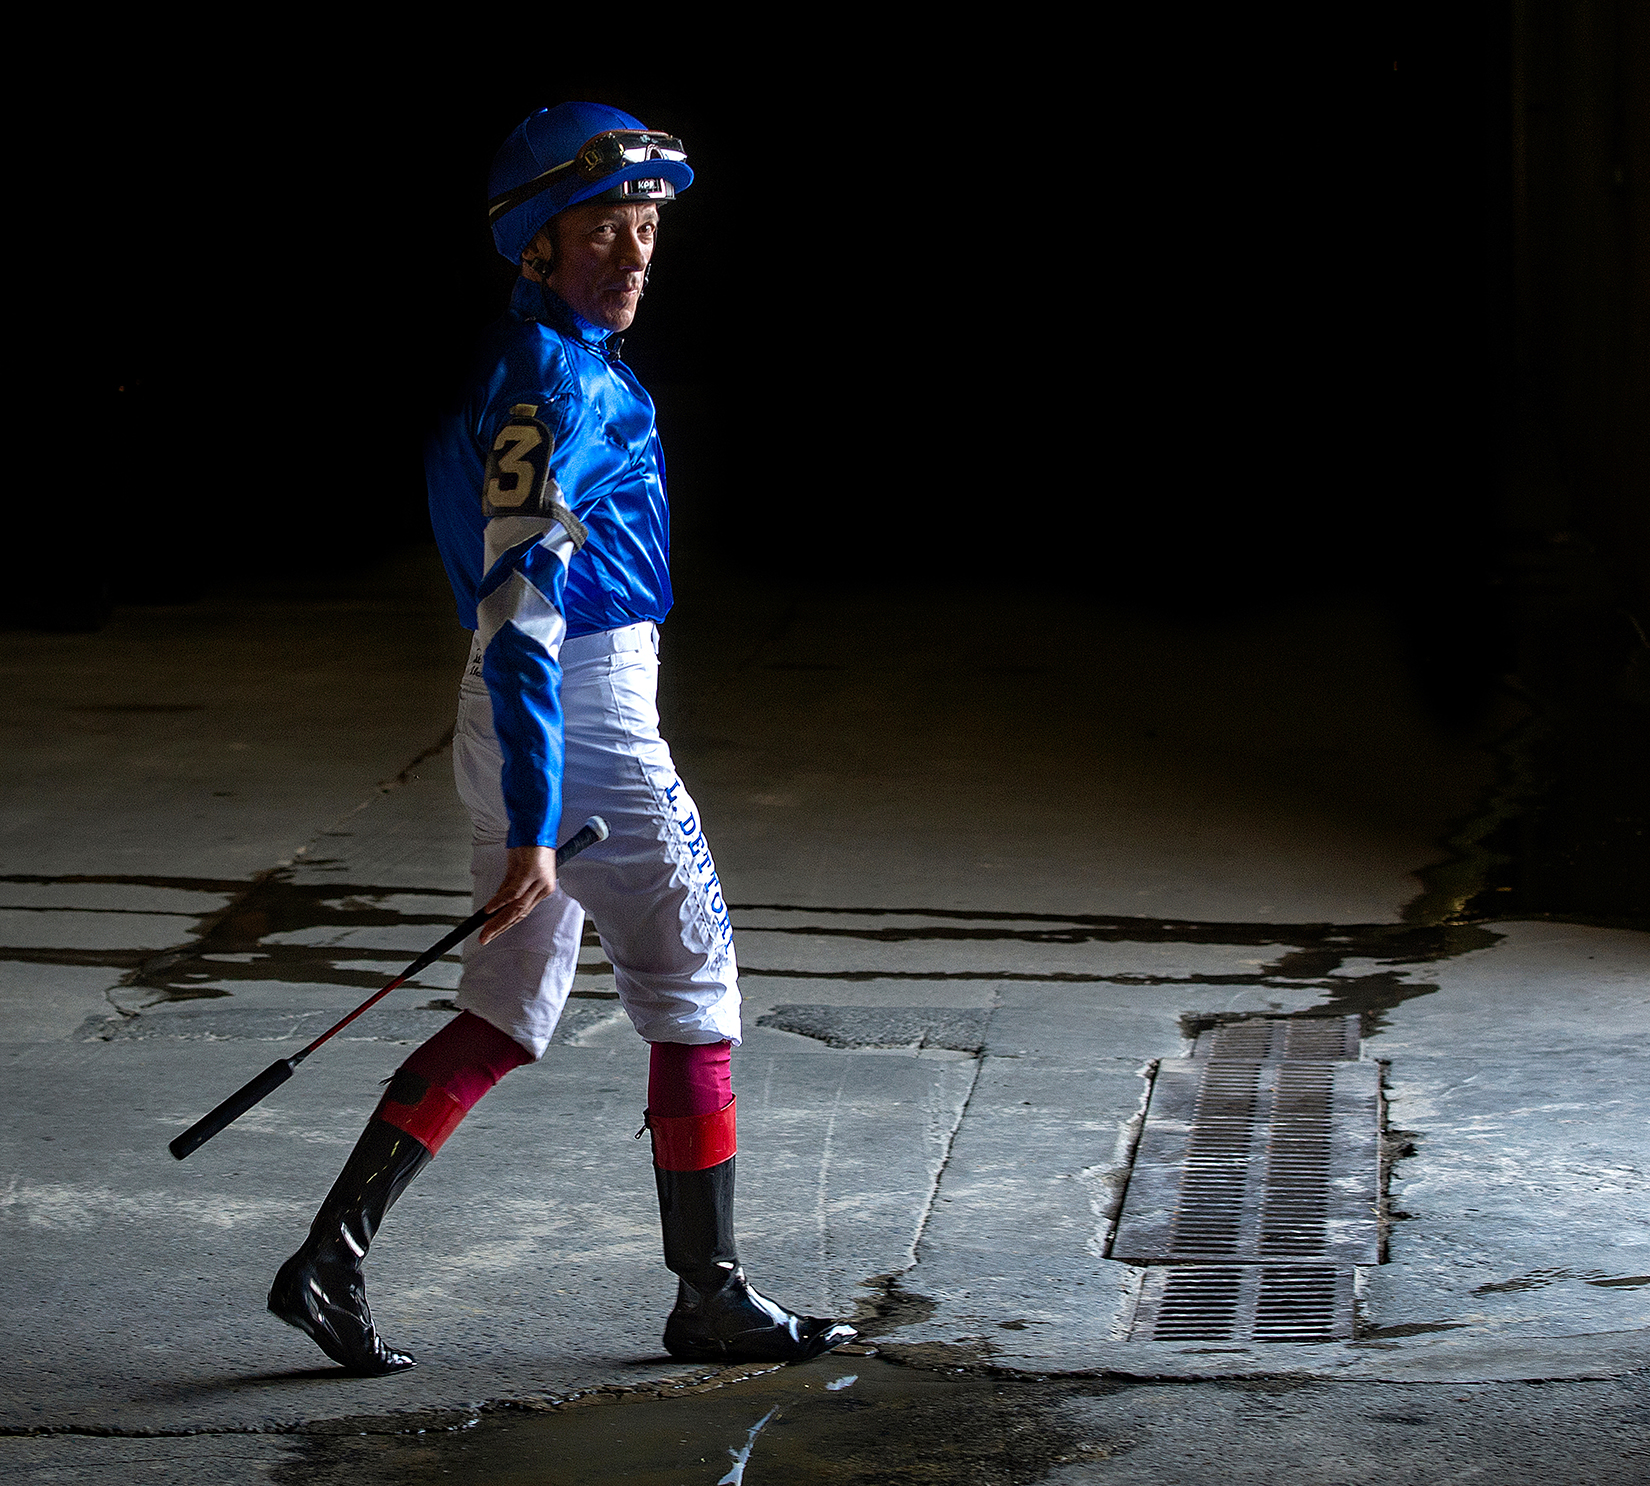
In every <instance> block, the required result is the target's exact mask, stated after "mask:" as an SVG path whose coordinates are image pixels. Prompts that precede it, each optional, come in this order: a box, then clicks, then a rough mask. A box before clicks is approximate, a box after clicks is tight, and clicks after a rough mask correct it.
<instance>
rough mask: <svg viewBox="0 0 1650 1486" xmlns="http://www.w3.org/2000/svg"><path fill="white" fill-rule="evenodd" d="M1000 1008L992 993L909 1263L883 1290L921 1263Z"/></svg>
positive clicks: (929, 1185)
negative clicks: (966, 1088)
mask: <svg viewBox="0 0 1650 1486" xmlns="http://www.w3.org/2000/svg"><path fill="white" fill-rule="evenodd" d="M1001 1004H1002V998H1001V997H1000V996H999V995H997V994H995V993H993V995H992V998H991V1005H990V1006H989V1007H988V1008H987V1010H986V1018H985V1027H984V1028H983V1029H982V1031H981V1035H980V1052H979V1056H978V1057H976V1058H975V1059H974V1060H973V1062H974V1069H973V1072H972V1073H971V1074H970V1075H969V1079H968V1092H967V1093H966V1094H965V1095H963V1101H962V1106H961V1108H959V1109H958V1110H957V1118H956V1119H955V1120H953V1121H952V1123H951V1129H950V1130H949V1131H947V1132H946V1137H945V1149H944V1150H943V1151H942V1152H941V1153H940V1163H939V1165H938V1166H937V1167H935V1169H934V1179H933V1180H932V1181H931V1182H930V1183H929V1184H928V1196H927V1198H926V1199H925V1200H924V1202H923V1205H922V1212H921V1213H920V1214H918V1217H917V1228H916V1232H915V1233H913V1234H912V1236H911V1260H910V1262H909V1263H908V1264H907V1265H906V1266H905V1267H904V1268H903V1269H900V1270H897V1271H896V1272H895V1273H894V1274H893V1275H892V1276H891V1277H890V1278H889V1280H888V1283H887V1287H885V1288H892V1287H893V1286H894V1285H897V1284H898V1283H899V1281H900V1278H901V1276H903V1275H907V1274H909V1273H910V1272H911V1271H912V1270H913V1269H915V1268H916V1267H917V1265H918V1263H919V1262H920V1261H921V1258H922V1241H923V1236H924V1235H925V1234H926V1233H927V1232H928V1223H929V1220H930V1219H931V1218H932V1217H933V1216H934V1205H935V1204H936V1203H937V1202H938V1201H939V1197H940V1184H941V1183H942V1182H943V1181H944V1180H945V1173H946V1170H947V1169H948V1168H949V1167H950V1165H951V1152H952V1151H953V1150H955V1149H956V1145H957V1136H958V1135H959V1134H961V1132H962V1127H963V1121H964V1120H966V1119H967V1118H968V1111H969V1109H970V1107H971V1106H972V1105H973V1103H974V1091H975V1090H976V1089H978V1088H979V1086H980V1070H981V1069H983V1068H984V1067H985V1060H986V1058H987V1057H988V1056H989V1054H988V1053H987V1052H986V1047H987V1045H988V1044H989V1042H990V1033H991V1018H992V1016H993V1015H995V1013H996V1011H997V1008H998V1007H999V1006H1000V1005H1001Z"/></svg>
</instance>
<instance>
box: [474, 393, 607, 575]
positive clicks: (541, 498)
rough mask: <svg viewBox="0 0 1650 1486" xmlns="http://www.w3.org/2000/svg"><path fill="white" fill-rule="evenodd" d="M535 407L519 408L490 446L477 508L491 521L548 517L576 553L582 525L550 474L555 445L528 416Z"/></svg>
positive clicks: (582, 536) (525, 404)
mask: <svg viewBox="0 0 1650 1486" xmlns="http://www.w3.org/2000/svg"><path fill="white" fill-rule="evenodd" d="M537 412H538V404H537V403H530V402H518V403H517V404H516V405H515V406H514V407H512V408H511V409H510V418H509V421H508V422H507V423H505V425H504V426H503V427H502V428H501V429H499V431H498V437H497V438H495V439H494V440H493V448H492V452H491V453H490V454H489V455H488V456H487V472H486V475H485V478H484V483H483V484H482V487H481V508H482V511H483V512H484V513H485V514H486V516H487V519H488V520H489V521H490V520H492V519H493V517H495V516H538V517H550V518H551V519H553V520H555V521H559V522H561V524H562V525H563V526H564V527H565V528H566V529H567V534H568V535H569V536H570V537H572V539H573V547H574V549H575V550H577V549H578V548H580V547H582V546H584V539H585V537H586V535H587V533H586V531H585V526H584V523H583V522H582V521H580V520H579V518H578V517H577V516H575V515H574V514H573V513H572V511H570V510H569V509H568V508H567V506H566V504H565V503H564V502H563V501H562V498H561V487H560V486H559V485H557V484H556V478H555V476H554V475H552V474H551V473H550V454H551V451H552V450H554V449H555V447H556V441H555V439H554V438H553V437H552V436H551V434H550V430H549V429H548V428H546V427H545V426H544V424H542V423H541V422H539V420H538V419H537V418H535V417H534V416H533V415H534V414H535V413H537Z"/></svg>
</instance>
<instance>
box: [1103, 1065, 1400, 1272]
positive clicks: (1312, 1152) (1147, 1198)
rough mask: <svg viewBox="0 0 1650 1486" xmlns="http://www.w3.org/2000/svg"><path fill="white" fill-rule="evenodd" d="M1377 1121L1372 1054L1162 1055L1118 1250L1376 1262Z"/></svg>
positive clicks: (1159, 1256) (1150, 1255) (1172, 1257)
mask: <svg viewBox="0 0 1650 1486" xmlns="http://www.w3.org/2000/svg"><path fill="white" fill-rule="evenodd" d="M1379 1119H1380V1069H1379V1068H1378V1067H1377V1066H1376V1065H1375V1064H1374V1063H1349V1062H1337V1063H1305V1062H1302V1063H1293V1062H1282V1061H1278V1062H1251V1063H1240V1062H1238V1061H1237V1060H1235V1059H1233V1060H1230V1061H1224V1060H1218V1059H1203V1058H1182V1059H1175V1060H1172V1061H1165V1062H1163V1063H1161V1064H1159V1065H1158V1070H1157V1079H1156V1081H1155V1082H1154V1083H1153V1085H1152V1097H1151V1103H1150V1104H1149V1105H1148V1107H1147V1110H1146V1125H1145V1129H1144V1130H1143V1131H1142V1133H1141V1137H1140V1146H1139V1149H1138V1150H1137V1151H1136V1153H1135V1159H1134V1169H1133V1171H1132V1172H1131V1173H1130V1176H1129V1189H1128V1193H1127V1195H1126V1197H1125V1200H1124V1203H1123V1212H1122V1215H1121V1217H1120V1219H1119V1221H1118V1225H1117V1237H1116V1239H1115V1240H1114V1241H1113V1243H1112V1258H1114V1259H1121V1260H1124V1261H1125V1262H1127V1263H1130V1264H1169V1263H1180V1262H1186V1261H1189V1260H1199V1259H1204V1260H1208V1259H1224V1260H1226V1261H1228V1262H1231V1263H1237V1264H1241V1263H1245V1262H1248V1263H1254V1262H1257V1261H1260V1260H1265V1259H1329V1260H1334V1261H1336V1262H1339V1263H1344V1264H1374V1263H1375V1262H1376V1258H1377V1246H1378V1243H1379V1233H1378V1230H1377V1227H1376V1205H1377V1202H1378V1200H1379V1195H1380V1167H1379V1155H1378V1153H1379Z"/></svg>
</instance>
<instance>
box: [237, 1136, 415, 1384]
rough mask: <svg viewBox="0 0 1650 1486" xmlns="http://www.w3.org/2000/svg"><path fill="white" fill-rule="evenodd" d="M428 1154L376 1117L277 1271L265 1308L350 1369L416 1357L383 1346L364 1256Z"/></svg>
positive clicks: (405, 1362) (394, 1368)
mask: <svg viewBox="0 0 1650 1486" xmlns="http://www.w3.org/2000/svg"><path fill="white" fill-rule="evenodd" d="M429 1160H430V1153H429V1152H428V1151H427V1150H426V1149H425V1148H424V1147H423V1146H422V1145H420V1144H419V1143H418V1142H417V1141H416V1140H414V1139H413V1138H412V1136H410V1135H407V1134H405V1133H404V1132H402V1131H400V1130H397V1129H396V1128H395V1126H394V1125H390V1124H386V1123H385V1122H384V1121H383V1120H381V1119H378V1118H376V1117H374V1118H373V1119H372V1120H371V1121H370V1122H369V1123H368V1125H367V1128H366V1129H365V1130H364V1131H363V1132H362V1134H361V1139H360V1140H359V1141H358V1142H357V1143H356V1146H355V1150H354V1151H353V1152H352V1153H351V1155H350V1158H349V1160H348V1161H347V1162H345V1164H344V1169H343V1170H342V1171H341V1172H340V1173H339V1174H338V1180H337V1181H336V1182H334V1183H333V1184H332V1190H331V1191H330V1192H329V1193H327V1200H326V1201H325V1202H323V1203H322V1204H321V1210H320V1212H318V1213H317V1214H316V1215H315V1221H314V1222H313V1223H312V1224H311V1225H310V1229H309V1238H308V1239H307V1240H306V1241H305V1243H304V1246H303V1247H302V1248H301V1249H299V1250H298V1252H297V1253H296V1254H294V1255H293V1256H292V1257H291V1258H290V1259H288V1260H287V1261H286V1263H285V1264H283V1265H282V1266H281V1272H280V1273H279V1274H277V1275H276V1276H275V1284H274V1286H273V1288H271V1290H270V1292H269V1308H270V1310H271V1311H272V1312H274V1314H275V1315H277V1316H279V1317H280V1318H281V1320H283V1321H285V1322H286V1323H287V1325H288V1326H296V1327H297V1328H298V1329H299V1330H300V1331H304V1332H308V1333H309V1335H310V1336H311V1337H312V1338H313V1339H314V1341H315V1344H316V1345H317V1346H318V1347H320V1349H321V1350H322V1351H323V1352H325V1353H326V1354H327V1356H328V1357H330V1358H332V1360H333V1361H334V1362H339V1363H342V1364H343V1365H344V1366H345V1367H347V1368H348V1369H349V1370H350V1371H351V1372H354V1373H360V1374H362V1375H364V1376H371V1375H374V1374H378V1373H387V1372H399V1371H400V1370H401V1369H402V1368H404V1367H411V1366H412V1365H413V1359H412V1358H411V1357H409V1356H407V1355H406V1354H405V1353H404V1352H394V1351H391V1350H390V1348H388V1347H386V1346H385V1345H384V1343H383V1341H382V1339H381V1338H380V1337H379V1335H378V1333H377V1332H376V1331H375V1330H374V1329H373V1325H372V1312H371V1311H370V1310H369V1309H368V1308H367V1288H366V1282H365V1280H363V1279H362V1277H361V1261H362V1260H363V1259H365V1258H366V1256H367V1249H368V1247H369V1246H370V1245H371V1243H372V1237H373V1234H375V1233H376V1232H377V1231H378V1228H379V1225H380V1224H381V1223H382V1222H383V1221H384V1214H385V1213H387V1212H388V1211H389V1210H390V1205H391V1204H392V1203H393V1202H394V1201H395V1199H396V1198H397V1197H399V1196H400V1195H401V1193H402V1191H403V1190H404V1189H405V1188H406V1185H407V1183H408V1182H410V1181H411V1180H412V1179H413V1178H414V1177H415V1176H417V1175H418V1173H419V1172H420V1171H422V1170H423V1169H424V1167H425V1166H426V1165H428V1164H429Z"/></svg>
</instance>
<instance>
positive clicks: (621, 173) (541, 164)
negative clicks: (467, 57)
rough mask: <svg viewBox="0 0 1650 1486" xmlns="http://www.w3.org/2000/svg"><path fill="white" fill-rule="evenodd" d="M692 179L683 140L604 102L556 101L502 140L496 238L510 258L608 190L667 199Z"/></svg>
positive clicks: (493, 187) (490, 210)
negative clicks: (559, 217)
mask: <svg viewBox="0 0 1650 1486" xmlns="http://www.w3.org/2000/svg"><path fill="white" fill-rule="evenodd" d="M692 184H693V172H692V170H690V169H689V168H688V163H687V154H686V151H685V150H684V149H683V148H682V142H681V140H679V139H673V138H671V137H670V136H669V135H668V134H660V133H657V132H656V131H652V130H649V129H648V127H647V125H645V124H644V123H642V121H641V120H640V119H635V118H632V117H631V116H630V115H629V114H627V113H625V112H624V111H623V110H622V109H618V108H609V107H608V106H607V105H606V104H605V103H558V104H557V105H556V106H555V107H554V108H541V109H540V110H539V111H538V112H537V113H536V114H530V115H529V116H528V117H527V118H525V119H523V120H522V122H521V123H520V124H519V125H518V126H517V127H516V128H515V130H514V131H513V132H512V133H511V135H510V137H509V138H508V139H506V140H505V141H504V143H503V144H502V145H500V146H499V151H498V153H497V154H496V155H494V156H493V168H492V170H491V171H489V172H488V175H487V216H488V219H489V220H490V221H491V223H492V228H493V242H494V243H495V244H496V245H497V247H498V250H499V252H500V253H501V254H502V255H503V256H504V257H505V258H507V259H509V261H510V262H511V263H520V262H521V255H522V254H523V253H524V252H526V251H527V245H528V244H529V243H530V242H532V240H533V238H534V237H535V236H537V234H538V230H539V228H541V227H542V226H544V224H545V223H546V222H548V221H549V220H550V219H551V218H552V217H553V216H555V215H556V213H557V212H564V211H566V210H567V208H568V207H570V206H576V205H577V204H578V203H579V202H581V201H590V200H593V199H594V198H596V197H598V196H601V197H607V196H609V195H611V196H612V197H613V199H614V200H623V201H668V200H670V198H671V197H673V196H674V195H675V194H676V193H677V192H678V191H685V190H686V189H687V188H688V187H689V186H691V185H692Z"/></svg>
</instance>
